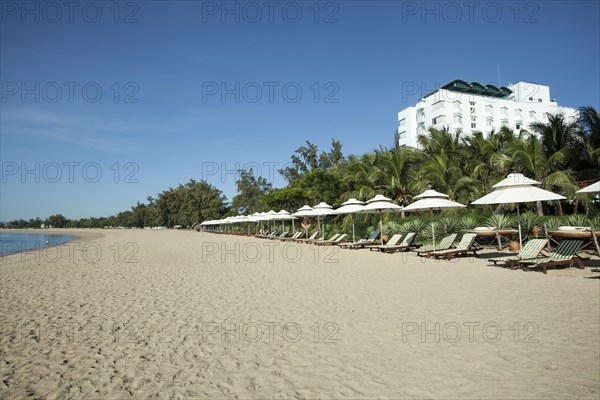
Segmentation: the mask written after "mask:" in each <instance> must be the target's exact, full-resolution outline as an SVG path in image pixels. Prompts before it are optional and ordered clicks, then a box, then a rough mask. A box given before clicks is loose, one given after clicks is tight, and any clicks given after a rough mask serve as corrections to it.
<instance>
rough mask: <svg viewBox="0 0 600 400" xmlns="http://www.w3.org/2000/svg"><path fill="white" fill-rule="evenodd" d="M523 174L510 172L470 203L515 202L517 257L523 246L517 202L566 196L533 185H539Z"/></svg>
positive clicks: (557, 198) (555, 198) (558, 198)
mask: <svg viewBox="0 0 600 400" xmlns="http://www.w3.org/2000/svg"><path fill="white" fill-rule="evenodd" d="M540 184H541V183H540V182H538V181H534V180H533V179H530V178H528V177H526V176H525V175H523V174H510V175H508V177H506V179H504V180H502V181H500V182H498V183H496V184H495V185H494V186H492V187H493V188H495V189H496V190H494V191H493V192H491V193H488V194H486V195H485V196H483V197H481V198H479V199H477V200H475V201H474V202H473V203H471V204H476V205H477V204H512V203H516V204H517V218H518V224H519V245H520V246H519V257H520V256H521V249H522V248H523V238H522V235H521V212H520V210H519V203H530V202H534V201H549V200H563V199H565V198H566V197H564V196H561V195H559V194H556V193H552V192H549V191H547V190H544V189H541V188H539V187H536V186H533V185H540Z"/></svg>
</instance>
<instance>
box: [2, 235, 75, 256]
mask: <svg viewBox="0 0 600 400" xmlns="http://www.w3.org/2000/svg"><path fill="white" fill-rule="evenodd" d="M74 239H77V236H72V235H60V234H54V233H52V234H46V233H15V232H0V255H5V254H13V253H19V252H22V251H29V250H37V249H42V248H44V247H46V246H56V245H59V244H63V243H67V242H70V241H71V240H74Z"/></svg>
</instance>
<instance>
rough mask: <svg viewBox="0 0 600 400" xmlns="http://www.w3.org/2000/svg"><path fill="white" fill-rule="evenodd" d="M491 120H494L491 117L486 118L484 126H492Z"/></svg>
mask: <svg viewBox="0 0 600 400" xmlns="http://www.w3.org/2000/svg"><path fill="white" fill-rule="evenodd" d="M493 122H494V120H493V119H486V120H485V125H486V126H492V123H493Z"/></svg>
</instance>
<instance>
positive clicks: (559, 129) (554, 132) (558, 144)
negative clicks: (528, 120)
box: [529, 113, 581, 157]
mask: <svg viewBox="0 0 600 400" xmlns="http://www.w3.org/2000/svg"><path fill="white" fill-rule="evenodd" d="M529 127H530V129H531V130H532V131H533V132H535V133H537V134H538V135H540V140H541V142H542V145H543V148H544V152H545V154H546V156H547V157H550V156H551V155H552V154H555V153H556V152H558V151H560V150H562V149H567V154H566V155H567V157H571V156H572V155H575V154H576V152H577V150H579V149H580V146H581V141H580V138H579V135H578V131H579V126H578V125H577V122H576V121H567V120H566V118H565V116H564V114H562V113H558V114H549V115H548V122H547V123H543V122H534V123H533V124H531V125H530V126H529Z"/></svg>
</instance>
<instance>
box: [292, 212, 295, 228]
mask: <svg viewBox="0 0 600 400" xmlns="http://www.w3.org/2000/svg"><path fill="white" fill-rule="evenodd" d="M292 211H293V210H292ZM295 231H296V227H295V226H294V220H292V233H294V232H295Z"/></svg>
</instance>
